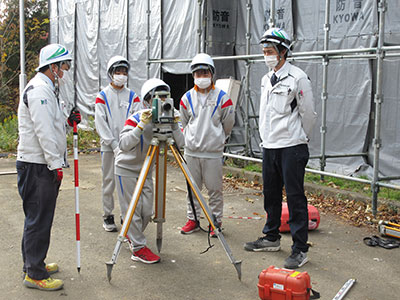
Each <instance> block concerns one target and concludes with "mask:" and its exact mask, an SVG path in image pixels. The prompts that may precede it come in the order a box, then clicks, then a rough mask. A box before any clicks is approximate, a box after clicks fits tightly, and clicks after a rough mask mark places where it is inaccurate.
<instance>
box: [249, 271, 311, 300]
mask: <svg viewBox="0 0 400 300" xmlns="http://www.w3.org/2000/svg"><path fill="white" fill-rule="evenodd" d="M258 279H259V280H258V284H257V286H258V295H259V296H260V299H262V300H306V299H310V291H311V283H310V276H309V275H308V273H307V272H301V273H300V272H298V271H294V270H289V269H280V268H276V267H275V266H270V267H269V268H268V269H266V270H263V271H261V273H260V275H259V276H258Z"/></svg>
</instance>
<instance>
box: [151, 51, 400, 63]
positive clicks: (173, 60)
mask: <svg viewBox="0 0 400 300" xmlns="http://www.w3.org/2000/svg"><path fill="white" fill-rule="evenodd" d="M397 48H399V47H396V49H394V47H391V49H387V51H393V50H400V48H399V49H397ZM382 50H384V49H383V48H382ZM376 51H377V48H359V49H339V50H326V51H323V50H321V51H318V50H317V51H305V52H295V53H292V54H291V56H290V57H288V60H291V59H297V60H298V59H300V58H301V57H306V56H312V58H313V59H321V58H322V57H323V56H325V55H327V56H329V57H332V56H334V55H340V56H343V54H354V53H358V54H359V53H367V52H373V53H376ZM370 55H371V56H369V57H367V58H368V59H370V58H376V55H374V54H370ZM358 56H359V55H355V56H354V58H356V57H358ZM262 59H263V54H250V55H227V56H214V57H213V60H214V61H215V60H260V61H261V60H262ZM181 62H183V63H185V62H191V59H189V58H171V59H150V60H149V63H181Z"/></svg>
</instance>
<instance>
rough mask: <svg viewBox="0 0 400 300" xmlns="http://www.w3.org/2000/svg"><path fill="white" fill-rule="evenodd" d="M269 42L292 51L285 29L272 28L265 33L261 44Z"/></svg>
mask: <svg viewBox="0 0 400 300" xmlns="http://www.w3.org/2000/svg"><path fill="white" fill-rule="evenodd" d="M268 42H270V43H274V44H278V45H282V46H283V47H285V48H286V49H288V50H290V46H291V42H290V37H289V35H288V34H287V33H286V31H285V30H283V29H280V28H276V27H272V28H270V29H268V30H267V31H266V32H264V34H263V36H262V37H261V40H260V44H263V43H268Z"/></svg>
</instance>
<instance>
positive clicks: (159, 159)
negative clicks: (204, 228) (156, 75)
mask: <svg viewBox="0 0 400 300" xmlns="http://www.w3.org/2000/svg"><path fill="white" fill-rule="evenodd" d="M159 126H160V127H157V125H155V127H156V128H154V129H155V130H156V131H155V133H154V134H153V139H152V141H151V143H150V146H149V150H148V151H147V154H146V157H145V160H144V163H143V166H142V169H141V170H140V174H139V178H138V180H137V184H136V187H135V190H134V192H133V196H132V200H131V202H130V204H129V207H128V210H127V212H126V216H125V218H124V221H123V224H122V228H121V230H120V232H119V235H118V238H117V243H116V245H115V248H114V252H113V254H112V257H111V261H109V262H106V265H107V278H108V281H111V272H112V268H113V266H114V265H115V264H116V262H117V258H118V255H119V252H120V250H121V245H122V243H123V242H124V240H125V236H126V234H127V232H128V229H129V226H130V224H131V221H132V217H133V215H134V213H135V210H136V206H137V204H138V202H139V198H140V194H141V192H142V189H143V185H144V182H145V180H146V177H147V174H148V173H149V170H150V168H151V163H152V162H153V160H154V157H156V188H155V216H154V219H153V221H154V222H155V223H157V237H156V242H157V249H158V251H159V252H160V250H161V246H162V225H163V223H164V222H165V193H166V189H165V186H166V177H167V176H166V175H167V159H166V157H167V151H168V148H169V149H171V151H172V154H173V156H174V157H175V160H176V162H177V163H178V165H179V167H180V169H181V171H182V173H183V175H184V176H185V178H186V180H187V182H188V183H189V186H190V188H191V191H192V192H193V194H194V195H195V197H196V199H197V200H198V201H199V204H200V207H201V209H202V210H203V212H204V215H205V217H206V218H207V220H208V222H209V223H210V226H211V227H212V229H213V230H214V232H215V235H216V236H217V238H218V240H219V241H220V242H221V245H222V247H223V248H224V250H225V252H226V254H227V255H228V257H229V260H230V262H231V263H232V264H233V265H234V267H235V269H236V272H237V274H238V277H239V280H241V277H242V272H241V264H242V262H241V261H237V260H235V259H234V257H233V255H232V251H231V249H230V248H229V246H228V244H227V242H226V240H225V238H224V236H223V234H222V232H221V228H219V227H218V226H216V225H215V223H214V219H213V218H212V217H211V216H212V215H211V212H210V209H209V208H208V206H207V204H206V202H205V201H204V198H203V196H202V194H201V192H200V189H199V187H198V186H197V185H196V183H195V182H194V180H193V177H192V175H191V174H190V172H189V168H188V166H187V164H186V162H185V161H184V159H183V157H182V155H181V153H180V152H179V151H178V148H177V147H176V145H175V142H174V139H173V136H172V131H171V130H169V129H168V126H167V127H165V124H163V125H159ZM189 192H190V191H189Z"/></svg>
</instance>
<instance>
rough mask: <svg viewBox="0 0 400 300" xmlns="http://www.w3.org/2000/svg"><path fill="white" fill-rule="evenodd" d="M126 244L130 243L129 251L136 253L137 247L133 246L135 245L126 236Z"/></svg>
mask: <svg viewBox="0 0 400 300" xmlns="http://www.w3.org/2000/svg"><path fill="white" fill-rule="evenodd" d="M124 242H127V243H128V247H129V250H131V252H132V253H134V252H135V251H134V250H133V249H134V248H135V247H134V246H133V243H132V242H131V240H130V239H129V238H128V236H125V240H124Z"/></svg>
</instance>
